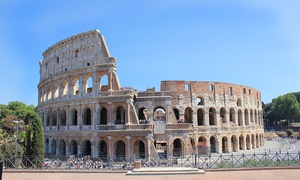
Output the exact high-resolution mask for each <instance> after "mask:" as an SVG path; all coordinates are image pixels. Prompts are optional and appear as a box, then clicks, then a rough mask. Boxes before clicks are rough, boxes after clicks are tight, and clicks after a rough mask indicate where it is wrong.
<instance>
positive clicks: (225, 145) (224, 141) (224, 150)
mask: <svg viewBox="0 0 300 180" xmlns="http://www.w3.org/2000/svg"><path fill="white" fill-rule="evenodd" d="M228 149H229V148H228V138H227V137H226V136H224V137H222V153H227V152H229V150H228Z"/></svg>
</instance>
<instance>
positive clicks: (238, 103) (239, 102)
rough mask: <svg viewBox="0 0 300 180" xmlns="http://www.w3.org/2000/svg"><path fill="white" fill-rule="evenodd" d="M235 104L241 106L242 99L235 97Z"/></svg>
mask: <svg viewBox="0 0 300 180" xmlns="http://www.w3.org/2000/svg"><path fill="white" fill-rule="evenodd" d="M236 105H237V106H242V100H241V99H240V98H238V99H237V101H236Z"/></svg>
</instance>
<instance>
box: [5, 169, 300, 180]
mask: <svg viewBox="0 0 300 180" xmlns="http://www.w3.org/2000/svg"><path fill="white" fill-rule="evenodd" d="M87 172H88V171H86V172H78V171H77V172H76V173H59V172H58V173H57V172H53V173H28V172H27V173H25V172H23V173H22V172H19V173H7V172H4V173H3V177H2V179H3V180H13V179H20V180H41V179H42V180H54V179H55V180H75V179H76V180H86V179H89V180H92V179H109V180H115V179H123V180H139V179H143V180H153V179H155V180H168V179H170V180H185V179H187V180H193V179H205V180H227V179H243V180H260V179H263V180H266V179H276V180H287V179H288V180H294V179H295V180H296V179H299V177H300V169H275V170H246V171H241V170H239V171H211V172H205V174H189V175H144V176H126V173H125V172H124V173H113V172H111V173H107V172H106V173H103V172H97V173H95V172H89V173H87Z"/></svg>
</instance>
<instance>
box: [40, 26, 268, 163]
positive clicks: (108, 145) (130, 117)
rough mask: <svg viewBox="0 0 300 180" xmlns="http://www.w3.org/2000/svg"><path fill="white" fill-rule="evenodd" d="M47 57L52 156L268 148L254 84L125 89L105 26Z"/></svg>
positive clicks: (46, 116) (43, 110) (46, 115)
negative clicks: (252, 85)
mask: <svg viewBox="0 0 300 180" xmlns="http://www.w3.org/2000/svg"><path fill="white" fill-rule="evenodd" d="M43 57H44V59H43V60H42V61H40V82H39V85H38V91H39V97H38V107H37V111H38V114H39V115H40V117H41V119H42V123H43V127H44V132H45V153H46V154H53V155H76V156H91V157H93V158H98V157H101V158H104V159H105V158H107V159H114V160H116V159H119V158H122V159H126V160H129V159H132V158H133V157H141V158H145V159H150V158H152V157H157V156H158V155H161V154H168V155H170V154H171V155H187V154H209V153H230V152H237V151H244V150H250V149H255V148H259V147H261V146H263V121H262V104H261V98H260V96H261V95H260V92H259V91H258V90H256V89H254V88H251V87H247V86H243V85H236V84H230V83H221V82H201V81H162V82H161V86H160V91H159V92H156V91H155V89H154V88H151V89H147V90H146V91H137V90H135V89H133V88H130V87H122V86H121V85H120V82H119V79H118V76H117V73H116V59H115V58H114V57H111V56H110V53H109V51H108V48H107V45H106V43H105V40H104V37H103V36H102V35H101V34H100V32H99V31H98V30H93V31H88V32H84V33H81V34H77V35H75V36H72V37H69V38H67V39H64V40H62V41H60V42H58V43H56V44H54V45H53V46H51V47H49V48H48V49H47V50H46V51H45V52H44V53H43Z"/></svg>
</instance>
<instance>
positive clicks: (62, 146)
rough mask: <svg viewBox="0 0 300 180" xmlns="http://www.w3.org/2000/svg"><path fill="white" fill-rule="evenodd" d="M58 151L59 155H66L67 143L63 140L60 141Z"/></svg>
mask: <svg viewBox="0 0 300 180" xmlns="http://www.w3.org/2000/svg"><path fill="white" fill-rule="evenodd" d="M58 149H59V152H58V153H59V155H66V142H65V141H64V140H63V139H61V140H60V141H59V146H58Z"/></svg>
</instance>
